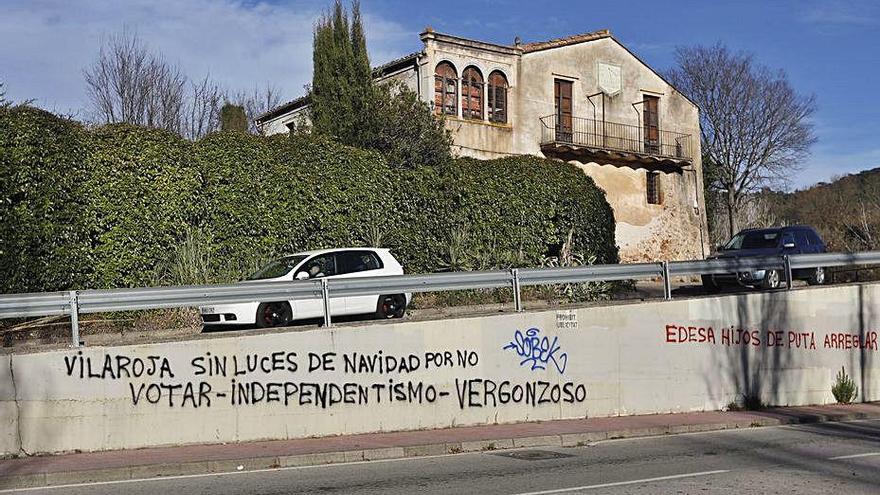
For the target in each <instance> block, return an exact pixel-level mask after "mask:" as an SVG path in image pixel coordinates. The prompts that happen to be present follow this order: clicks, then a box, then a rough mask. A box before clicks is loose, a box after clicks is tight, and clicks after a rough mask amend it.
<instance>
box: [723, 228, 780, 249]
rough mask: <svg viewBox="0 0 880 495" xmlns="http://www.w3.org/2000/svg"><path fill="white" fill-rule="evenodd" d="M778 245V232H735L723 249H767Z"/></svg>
mask: <svg viewBox="0 0 880 495" xmlns="http://www.w3.org/2000/svg"><path fill="white" fill-rule="evenodd" d="M778 245H779V232H775V231H771V232H768V231H760V230H759V231H754V232H743V233H740V234H737V235H735V236H734V237H733V239H731V240H730V242H728V243H727V245H726V246H725V247H724V249H725V250H735V249H767V248H775V247H776V246H778Z"/></svg>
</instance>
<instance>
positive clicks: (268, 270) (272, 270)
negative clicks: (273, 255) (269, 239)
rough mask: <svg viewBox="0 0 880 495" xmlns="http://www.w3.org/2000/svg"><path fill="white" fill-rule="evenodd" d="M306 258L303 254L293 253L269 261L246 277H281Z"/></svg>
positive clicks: (257, 278)
mask: <svg viewBox="0 0 880 495" xmlns="http://www.w3.org/2000/svg"><path fill="white" fill-rule="evenodd" d="M304 259H306V256H305V255H302V254H294V255H291V256H285V257H283V258H278V259H277V260H273V261H271V262H270V263H269V264H268V265H266V266H264V267H263V268H260V269H259V270H258V271H257V272H256V273H254V274H253V275H251V276H250V277H248V280H265V279H267V278H278V277H283V276H284V275H287V274H288V273H290V271H291V270H293V269H294V268H296V265H298V264H300V263H302V261H303V260H304Z"/></svg>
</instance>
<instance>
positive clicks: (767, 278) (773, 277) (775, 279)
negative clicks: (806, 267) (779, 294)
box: [761, 270, 782, 289]
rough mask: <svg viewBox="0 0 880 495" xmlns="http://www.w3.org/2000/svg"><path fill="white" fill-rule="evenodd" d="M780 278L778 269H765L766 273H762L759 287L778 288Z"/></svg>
mask: <svg viewBox="0 0 880 495" xmlns="http://www.w3.org/2000/svg"><path fill="white" fill-rule="evenodd" d="M781 280H782V277H781V276H780V274H779V270H767V274H766V275H764V280H763V282H761V287H762V288H764V289H778V288H779V284H780V283H781Z"/></svg>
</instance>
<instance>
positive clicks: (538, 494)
mask: <svg viewBox="0 0 880 495" xmlns="http://www.w3.org/2000/svg"><path fill="white" fill-rule="evenodd" d="M729 472H730V470H729V469H720V470H717V471H701V472H699V473H686V474H674V475H672V476H659V477H657V478H643V479H640V480H632V481H618V482H616V483H602V484H600V485H584V486H575V487H572V488H560V489H558V490H545V491H542V492H528V493H518V494H516V495H551V494H555V493H570V492H577V491H584V490H595V489H597V488H611V487H615V486H626V485H638V484H639V483H651V482H653V481H668V480H677V479H682V478H695V477H697V476H711V475H713V474H723V473H729Z"/></svg>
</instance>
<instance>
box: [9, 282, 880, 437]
mask: <svg viewBox="0 0 880 495" xmlns="http://www.w3.org/2000/svg"><path fill="white" fill-rule="evenodd" d="M878 328H880V284H875V285H864V286H845V287H828V288H816V289H811V290H801V291H795V292H792V293H788V292H775V293H755V294H749V295H739V296H724V297H712V298H703V299H692V300H681V301H670V302H655V303H645V304H637V305H620V306H612V307H600V308H585V309H579V310H574V311H558V312H557V311H545V312H536V313H524V314H507V315H497V316H489V317H483V318H466V319H455V320H443V321H430V322H398V323H393V324H364V325H362V326H352V327H341V328H335V329H330V330H321V329H317V330H308V331H300V332H288V333H275V334H263V335H254V334H246V333H245V334H239V335H237V336H231V337H221V338H209V339H204V340H195V341H187V342H173V343H163V344H153V345H139V346H125V347H94V348H91V347H90V348H84V349H82V350H61V351H52V352H44V353H37V354H21V355H14V356H12V357H11V358H10V357H9V356H4V358H3V361H2V363H0V364H2V366H0V370H2V371H0V383H3V385H2V386H0V410H2V412H3V416H2V418H3V425H4V429H3V431H2V435H0V448H2V450H3V452H5V453H9V452H18V451H19V449H20V448H21V449H24V450H25V451H27V452H31V453H36V452H54V451H67V450H73V449H82V450H103V449H118V448H136V447H146V446H151V445H163V444H185V443H203V442H236V441H246V440H258V439H286V438H297V437H309V436H322V435H337V434H350V433H361V432H375V431H391V430H407V429H420V428H438V427H447V426H458V425H473V424H488V423H507V422H518V421H534V420H552V419H559V418H582V417H595V416H614V415H626V414H647V413H664V412H679V411H695V410H712V409H719V408H722V407H724V406H725V405H727V404H728V403H730V402H731V401H733V400H736V398H737V397H739V396H741V395H742V394H753V395H759V396H760V397H762V399H763V400H764V401H765V402H767V403H772V404H780V405H795V404H814V403H826V402H832V401H833V398H832V395H831V392H830V390H831V385H832V383H833V380H834V376H835V374H836V373H837V372H838V371H839V370H840V368H841V366H844V367H846V370H847V372H848V373H849V374H850V375H851V376H852V377H853V378H854V379H855V380H856V383H857V384H858V385H859V388H860V389H861V390H862V392H863V395H862V397H864V398H866V399H869V400H878V399H880V387H878V386H877V385H876V384H878V383H880V359H878V357H880V354H878V350H877V329H878ZM853 335H856V336H859V335H861V337H860V338H861V339H862V341H866V342H867V343H868V346H867V348H862V349H859V348H854V347H853ZM847 336H848V337H847ZM856 347H858V346H856ZM346 357H347V358H349V359H353V360H354V362H355V363H357V366H356V368H355V369H346ZM362 357H363V358H364V359H365V360H364V361H362V360H361V359H362ZM10 359H11V366H10V365H9V360H10ZM215 359H216V360H219V361H220V362H225V363H226V368H225V370H220V369H217V368H213V369H212V368H211V367H209V363H214V360H215ZM386 359H387V360H388V361H392V360H393V361H396V362H397V363H400V362H401V361H403V362H405V363H406V367H407V369H401V368H400V365H399V364H397V365H396V368H395V369H394V370H391V371H389V370H388V369H387V368H386V367H382V368H379V367H378V366H377V367H375V368H373V369H370V368H369V367H370V364H369V363H371V362H373V363H378V361H377V360H381V361H382V362H383V364H386V365H387V364H389V362H386V361H385V360H386ZM136 363H140V364H136ZM89 366H91V368H89ZM141 366H142V367H143V368H141ZM10 373H13V374H14V377H15V378H14V380H12V378H11V375H10ZM120 375H121V376H120ZM327 387H329V388H327ZM243 390H247V391H248V392H247V394H248V398H247V400H245V398H244V397H243V393H244V392H243ZM323 390H329V392H327V393H328V394H329V396H327V398H326V400H324V402H323V403H322V399H320V398H319V397H320V394H321V393H322V392H321V391H323ZM526 390H530V391H531V390H534V391H535V396H534V397H532V396H531V395H529V392H526ZM169 391H170V392H172V393H173V394H172V396H171V397H170V398H169V395H168V392H169ZM255 393H256V394H257V395H258V396H260V397H261V398H260V400H255V396H254V394H255ZM285 401H286V403H285ZM255 402H256V403H255ZM316 403H317V405H316ZM16 424H18V425H20V427H17V426H16ZM19 436H20V438H21V441H20V443H19V440H18V438H19Z"/></svg>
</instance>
